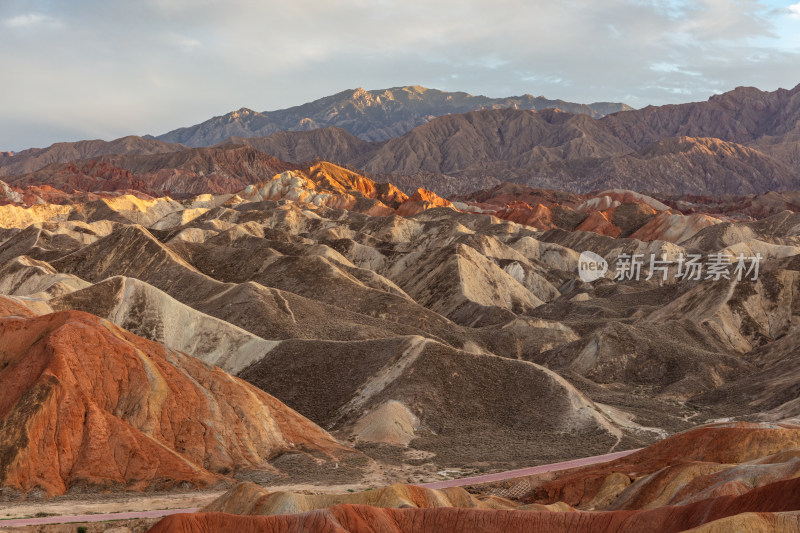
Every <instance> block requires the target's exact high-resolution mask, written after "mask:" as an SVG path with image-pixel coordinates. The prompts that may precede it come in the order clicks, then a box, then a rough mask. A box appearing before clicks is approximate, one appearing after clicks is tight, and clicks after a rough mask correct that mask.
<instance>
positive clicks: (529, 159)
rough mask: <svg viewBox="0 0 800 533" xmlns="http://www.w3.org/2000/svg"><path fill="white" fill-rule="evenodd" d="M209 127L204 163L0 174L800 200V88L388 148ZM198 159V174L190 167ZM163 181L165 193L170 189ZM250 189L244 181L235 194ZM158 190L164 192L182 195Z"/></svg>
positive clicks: (479, 118) (438, 123) (53, 157)
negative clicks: (331, 176)
mask: <svg viewBox="0 0 800 533" xmlns="http://www.w3.org/2000/svg"><path fill="white" fill-rule="evenodd" d="M395 92H397V91H395ZM428 92H429V91H422V93H421V94H423V95H424V94H428ZM392 94H394V93H392ZM398 94H403V95H406V96H407V97H408V98H410V96H408V95H413V94H417V93H416V92H414V91H411V89H408V88H405V89H403V90H402V91H400V92H399V93H398ZM331 98H333V97H331ZM365 98H366V97H365ZM370 98H372V97H370ZM377 98H378V97H377V96H376V97H375V99H377ZM476 98H477V97H476ZM323 100H325V99H323ZM337 101H338V100H337ZM370 101H372V100H370ZM376 101H377V100H376ZM382 101H383V100H382ZM309 105H311V104H309ZM301 107H302V106H301ZM312 107H313V106H312ZM370 120H371V119H369V118H368V117H367V118H365V116H362V115H357V116H354V118H353V119H352V123H351V125H355V124H359V125H361V126H364V127H366V126H368V125H369V124H370ZM315 124H317V123H316V122H315ZM201 126H202V129H203V131H206V130H207V131H208V132H214V133H213V135H212V136H213V141H209V142H217V141H221V140H223V139H224V142H222V143H220V144H218V145H216V148H215V150H216V151H214V150H211V151H207V152H203V153H201V152H199V151H198V150H202V149H201V148H189V147H187V146H186V145H184V144H174V143H166V142H164V141H159V140H155V139H144V138H138V137H126V138H123V139H118V140H116V141H112V142H109V143H104V142H103V141H81V142H79V143H59V144H56V145H53V146H51V147H49V148H44V149H30V150H24V151H22V152H19V153H17V154H15V155H13V156H9V157H3V158H0V175H3V176H7V177H8V178H7V179H6V180H5V181H7V182H8V183H9V184H17V185H35V184H42V183H48V184H51V185H54V186H56V187H59V183H61V184H62V185H63V186H64V187H66V186H67V185H68V184H75V185H76V186H75V187H74V188H77V189H78V190H84V191H88V192H91V191H92V190H94V189H92V188H91V187H97V186H98V185H97V183H98V182H97V181H96V180H93V179H88V180H87V179H80V180H77V181H76V180H75V179H74V178H73V177H70V176H66V177H64V180H66V181H63V182H62V179H61V178H59V177H57V174H58V173H59V172H61V170H63V167H62V169H61V170H59V167H52V168H44V167H46V166H47V165H52V164H55V163H66V162H72V161H75V160H86V162H84V163H80V164H76V168H79V169H80V168H85V167H86V166H87V165H90V164H91V163H90V161H94V160H100V159H102V162H103V163H104V164H109V165H111V166H113V167H115V168H121V169H124V170H126V171H129V172H131V173H133V174H136V175H137V176H138V175H140V174H142V173H153V172H157V171H159V168H157V167H161V168H165V167H169V165H172V167H173V168H174V167H175V166H176V165H178V163H170V162H169V161H166V160H165V159H164V158H163V157H161V158H159V157H155V156H156V155H157V154H164V153H174V152H180V151H187V155H186V156H185V157H186V158H187V162H185V163H183V164H182V165H183V166H182V167H181V168H183V169H184V170H186V166H187V165H189V166H190V167H191V168H190V169H189V174H190V175H192V173H194V174H193V175H201V178H200V180H201V182H202V181H205V180H207V179H210V178H209V176H211V175H219V176H221V179H228V178H229V177H230V176H231V174H230V172H228V171H224V170H223V171H221V172H220V173H216V170H214V169H215V168H217V167H220V168H221V167H225V164H222V165H218V164H216V163H213V164H212V163H211V162H208V163H205V168H201V167H202V165H200V163H199V162H198V161H199V160H201V159H204V158H205V159H206V160H208V159H209V158H212V159H213V157H222V154H223V153H224V152H222V151H220V150H221V149H222V147H223V146H229V145H247V146H250V147H251V148H254V149H255V150H257V151H259V152H262V153H263V154H266V155H268V156H271V157H273V158H276V159H277V160H280V161H281V163H278V162H276V161H275V162H274V164H275V165H284V166H286V168H288V166H291V165H296V164H299V163H303V162H308V161H313V160H325V161H331V162H334V163H337V164H340V165H345V166H348V167H350V168H357V169H361V170H363V171H365V172H366V173H367V174H368V175H370V176H371V177H373V178H375V179H377V180H379V181H388V182H391V183H393V184H395V185H396V186H398V187H400V188H401V189H403V190H405V191H407V192H409V193H411V192H413V191H414V190H416V189H417V188H420V187H421V188H425V189H428V190H432V191H434V192H436V193H437V194H439V195H441V196H450V195H453V194H462V195H463V194H468V193H470V192H472V191H474V190H478V189H485V188H490V187H493V186H497V185H499V184H500V183H503V182H512V183H517V184H521V185H525V186H529V187H533V188H547V189H559V190H567V191H573V192H579V193H585V192H589V191H601V190H605V189H611V188H622V189H628V190H635V191H639V192H645V193H659V194H666V195H678V196H679V195H682V194H693V195H701V196H702V195H721V194H733V195H747V194H762V193H766V192H768V191H776V190H792V189H800V170H798V168H799V167H798V162H800V86H798V87H795V88H794V89H792V90H784V89H779V90H777V91H773V92H765V91H760V90H758V89H754V88H747V87H740V88H737V89H735V90H733V91H730V92H728V93H725V94H722V95H717V96H714V97H712V98H710V99H709V100H708V101H706V102H696V103H689V104H681V105H669V106H660V107H652V106H651V107H647V108H644V109H640V110H624V111H620V112H616V113H613V114H610V115H606V116H603V117H601V118H592V117H591V116H590V115H588V114H573V113H569V112H566V111H562V110H560V109H544V110H540V111H532V110H528V109H522V108H520V107H519V106H518V107H517V108H514V107H507V108H502V109H482V110H479V111H469V112H466V113H462V114H450V115H446V116H440V117H437V118H434V117H433V116H432V115H431V116H430V117H429V119H426V121H425V122H424V123H423V124H422V125H418V126H416V127H414V128H413V129H410V130H409V131H407V132H406V133H404V134H402V135H400V136H398V137H392V138H390V139H388V140H383V141H368V140H364V139H362V138H360V137H358V136H356V135H354V134H352V133H350V132H348V131H347V130H345V129H343V128H340V127H323V128H318V129H309V130H308V131H280V132H277V133H272V134H270V135H267V136H266V137H241V136H236V134H237V133H245V134H249V133H252V132H249V133H248V132H241V131H238V130H236V131H234V130H231V129H226V127H222V126H219V127H218V124H217V123H216V122H214V121H211V122H207V123H203V124H201V125H199V126H197V127H195V128H200V127H201ZM361 126H359V127H361ZM353 127H355V126H353ZM351 129H352V128H351ZM398 133H399V132H398ZM209 139H210V137H209ZM176 140H177V139H176ZM189 153H191V154H193V155H188V154H189ZM230 153H232V152H230ZM112 154H116V155H112ZM212 154H217V155H216V156H214V155H212ZM123 155H126V156H127V155H130V156H136V155H138V156H141V157H139V158H138V159H136V158H134V157H128V158H127V159H126V158H125V157H122V156H123ZM147 156H152V157H151V158H150V160H149V162H145V161H146V160H147V159H148V158H147ZM243 157H244V156H243ZM247 157H249V158H254V159H263V157H262V156H255V155H248V156H247ZM168 159H174V156H170V158H168ZM190 159H191V160H194V161H195V163H192V164H189V163H188V160H190ZM165 161H166V162H165ZM283 162H285V163H283ZM254 164H255V163H254ZM192 165H193V166H192ZM215 165H216V166H215ZM287 165H288V166H287ZM228 166H230V164H228ZM246 166H247V165H246V164H245V167H246ZM256 166H258V165H256ZM242 170H244V167H242V168H241V169H239V170H237V172H236V173H237V175H242V172H241V171H242ZM275 170H277V167H275ZM40 172H41V173H40ZM70 172H71V171H70ZM182 172H183V171H182ZM252 172H253V171H251V170H247V171H245V172H244V175H245V176H248V177H246V179H255V178H256V177H257V178H258V179H263V178H265V177H267V175H265V174H258V176H255V175H253V174H252ZM256 173H257V171H256ZM161 174H162V177H161V178H160V179H161V180H162V181H163V180H166V181H164V183H167V182H170V180H171V179H172V178H168V177H167V176H166V175H164V173H163V172H161ZM182 175H183V178H181V177H176V178H175V179H178V180H183V181H184V182H185V183H188V181H187V180H190V178H189V177H187V176H188V175H187V174H186V173H185V172H184V173H183V174H182ZM214 179H216V178H214ZM242 183H243V182H242V181H241V179H240V180H239V181H238V182H237V183H236V185H237V186H238V185H241V184H242ZM70 186H72V185H70ZM159 186H160V187H161V189H157V191H160V192H161V193H173V194H174V193H176V191H177V190H178V188H177V187H171V186H166V187H165V186H163V184H162V185H159ZM205 186H206V185H204V184H202V183H201V184H200V185H199V186H198V187H194V188H193V187H192V186H190V185H185V186H184V187H183V188H182V189H181V191H182V192H183V193H186V194H195V193H197V192H198V191H199V190H200V189H202V188H203V187H205ZM173 189H174V190H173ZM98 190H103V189H102V187H100V189H98ZM211 190H213V191H214V192H219V191H220V189H211Z"/></svg>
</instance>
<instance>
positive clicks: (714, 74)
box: [0, 0, 800, 150]
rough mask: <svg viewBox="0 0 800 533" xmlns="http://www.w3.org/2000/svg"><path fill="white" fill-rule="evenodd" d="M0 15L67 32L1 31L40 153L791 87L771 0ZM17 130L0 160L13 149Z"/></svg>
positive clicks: (56, 10)
mask: <svg viewBox="0 0 800 533" xmlns="http://www.w3.org/2000/svg"><path fill="white" fill-rule="evenodd" d="M7 1H9V2H10V3H11V4H13V5H14V6H15V7H16V8H17V10H16V12H15V11H13V10H12V9H5V10H4V11H5V12H10V13H12V14H13V15H14V16H12V17H11V18H8V19H5V20H4V21H3V23H4V25H5V26H7V27H16V28H34V27H40V26H44V25H48V24H53V23H57V24H63V25H64V27H68V28H69V33H68V34H67V33H66V32H32V31H8V30H6V31H0V48H2V49H4V50H13V51H14V53H12V54H7V55H6V57H4V72H5V73H6V74H7V76H8V77H7V78H6V79H8V80H10V83H4V84H0V118H2V117H5V120H11V119H12V118H14V119H15V122H14V123H15V124H24V123H29V124H31V126H30V127H29V128H27V129H28V130H29V133H30V135H29V136H26V139H30V138H31V137H32V136H35V131H39V132H40V134H41V141H40V142H38V143H37V144H39V145H43V144H47V143H50V142H54V141H57V140H70V139H63V138H58V137H55V134H53V133H51V132H54V131H56V126H57V127H58V128H61V129H60V130H58V131H74V130H75V129H78V130H80V131H84V132H85V133H84V135H85V136H87V137H90V136H91V137H96V136H107V137H112V136H122V135H125V134H131V133H136V134H143V133H154V134H158V133H162V132H164V131H167V130H170V129H173V128H175V127H179V126H186V125H191V124H195V123H198V122H200V121H202V120H205V119H206V118H208V117H210V116H214V115H220V114H223V113H226V112H228V111H231V110H233V109H238V108H240V107H243V106H244V107H249V108H252V109H257V110H271V109H278V108H282V107H288V106H291V105H298V104H301V103H304V102H307V101H310V100H313V99H316V98H320V97H322V96H326V95H329V94H333V93H335V92H338V91H341V90H344V89H347V88H355V87H358V86H362V87H365V88H368V89H379V88H385V87H391V86H397V85H411V84H420V85H425V86H428V87H435V88H439V89H444V90H461V91H468V92H471V93H473V94H487V95H489V96H507V95H513V94H523V93H532V94H537V95H538V94H544V95H546V96H548V97H551V98H563V99H566V100H572V101H577V102H592V101H625V102H627V103H629V104H631V105H634V106H637V107H639V106H644V105H647V104H663V103H675V102H682V101H688V100H704V99H706V98H708V97H709V96H710V95H711V94H713V93H717V92H722V91H725V90H729V89H732V88H733V87H736V86H739V85H755V86H758V87H761V88H763V89H769V90H772V89H775V88H777V87H781V86H783V87H793V86H794V85H796V84H797V83H798V82H800V79H798V78H799V77H798V76H797V68H796V65H797V64H798V63H800V50H798V48H797V47H795V45H794V44H793V43H794V42H796V41H795V40H794V39H795V37H793V35H796V34H797V33H798V32H797V23H796V20H795V19H790V18H789V16H788V14H789V13H800V4H796V5H794V6H791V7H789V6H788V2H782V3H781V4H780V5H778V4H776V2H779V1H780V0H765V2H769V4H767V3H761V2H759V1H756V0H567V1H564V2H552V1H544V0H497V1H494V2H491V1H488V0H437V1H435V2H432V1H430V0H295V1H293V2H285V1H277V0H265V1H256V0H229V1H227V2H223V1H216V0H142V1H141V2H107V1H101V0H73V1H71V2H69V3H66V2H48V1H46V0H7ZM788 9H791V10H792V11H787V10H788ZM12 21H13V22H12ZM786 35H789V37H788V38H787V37H786ZM781 36H783V39H782V40H781ZM779 43H780V44H779ZM26 121H27V122H26ZM48 123H50V124H52V125H53V128H50V129H48V128H47V127H43V126H42V124H48ZM34 124H36V125H35V126H34ZM18 131H20V130H13V131H12V130H11V129H9V128H0V149H4V150H7V149H23V148H26V147H27V145H26V144H25V143H28V142H30V141H28V140H26V141H24V142H23V141H22V140H20V139H21V138H20V135H18ZM26 135H27V134H26Z"/></svg>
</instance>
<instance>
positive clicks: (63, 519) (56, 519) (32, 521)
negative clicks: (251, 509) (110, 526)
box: [0, 507, 200, 529]
mask: <svg viewBox="0 0 800 533" xmlns="http://www.w3.org/2000/svg"><path fill="white" fill-rule="evenodd" d="M199 510H200V508H199V507H190V508H188V509H159V510H157V511H131V512H127V513H108V514H85V515H72V516H45V517H41V518H13V519H11V520H0V529H2V528H5V527H27V526H41V525H45V524H65V523H72V522H107V521H109V520H132V519H140V518H161V517H162V516H167V515H171V514H177V513H194V512H197V511H199Z"/></svg>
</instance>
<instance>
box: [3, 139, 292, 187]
mask: <svg viewBox="0 0 800 533" xmlns="http://www.w3.org/2000/svg"><path fill="white" fill-rule="evenodd" d="M153 142H156V143H159V142H160V141H153ZM296 168H297V165H293V164H289V163H285V162H283V161H280V160H278V159H276V158H275V157H272V156H270V155H267V154H265V153H263V152H260V151H258V150H255V149H253V148H251V147H249V146H241V145H225V146H219V147H214V148H190V149H183V150H179V151H177V152H168V153H153V154H136V153H129V154H112V155H100V156H97V157H92V158H91V159H81V160H78V161H70V162H69V163H54V164H51V165H48V166H47V167H45V168H42V169H39V170H37V171H35V172H30V173H27V174H21V175H17V176H10V177H8V178H5V179H6V181H7V183H8V185H11V186H14V187H31V186H45V185H49V186H50V187H53V188H54V189H58V190H60V191H63V192H72V191H80V192H111V191H120V190H132V191H139V192H143V193H146V194H153V195H164V194H169V195H172V196H175V197H186V196H193V195H197V194H205V193H210V194H223V193H233V192H236V191H239V190H241V189H244V188H245V187H246V186H247V185H250V184H252V183H256V182H258V181H263V180H266V179H270V178H272V177H273V176H274V175H275V174H279V173H281V172H283V171H285V170H291V169H296Z"/></svg>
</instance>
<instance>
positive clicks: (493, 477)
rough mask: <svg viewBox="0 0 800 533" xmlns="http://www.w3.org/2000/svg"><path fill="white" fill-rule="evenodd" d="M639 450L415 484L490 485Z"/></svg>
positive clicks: (439, 485) (603, 460)
mask: <svg viewBox="0 0 800 533" xmlns="http://www.w3.org/2000/svg"><path fill="white" fill-rule="evenodd" d="M640 449H641V448H637V449H635V450H625V451H622V452H614V453H607V454H605V455H595V456H594V457H584V458H583V459H573V460H572V461H564V462H563V463H553V464H549V465H540V466H532V467H530V468H520V469H519V470H508V471H506V472H497V473H496V474H486V475H483V476H473V477H462V478H459V479H448V480H447V481H434V482H433V483H417V485H418V486H420V487H425V488H427V489H446V488H448V487H463V486H464V485H479V484H481V483H491V482H493V481H503V480H505V479H513V478H515V477H522V476H532V475H534V474H542V473H544V472H555V471H557V470H566V469H568V468H576V467H578V466H587V465H594V464H597V463H606V462H608V461H613V460H614V459H619V458H620V457H625V456H626V455H630V454H632V453H634V452H638V451H639V450H640Z"/></svg>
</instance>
